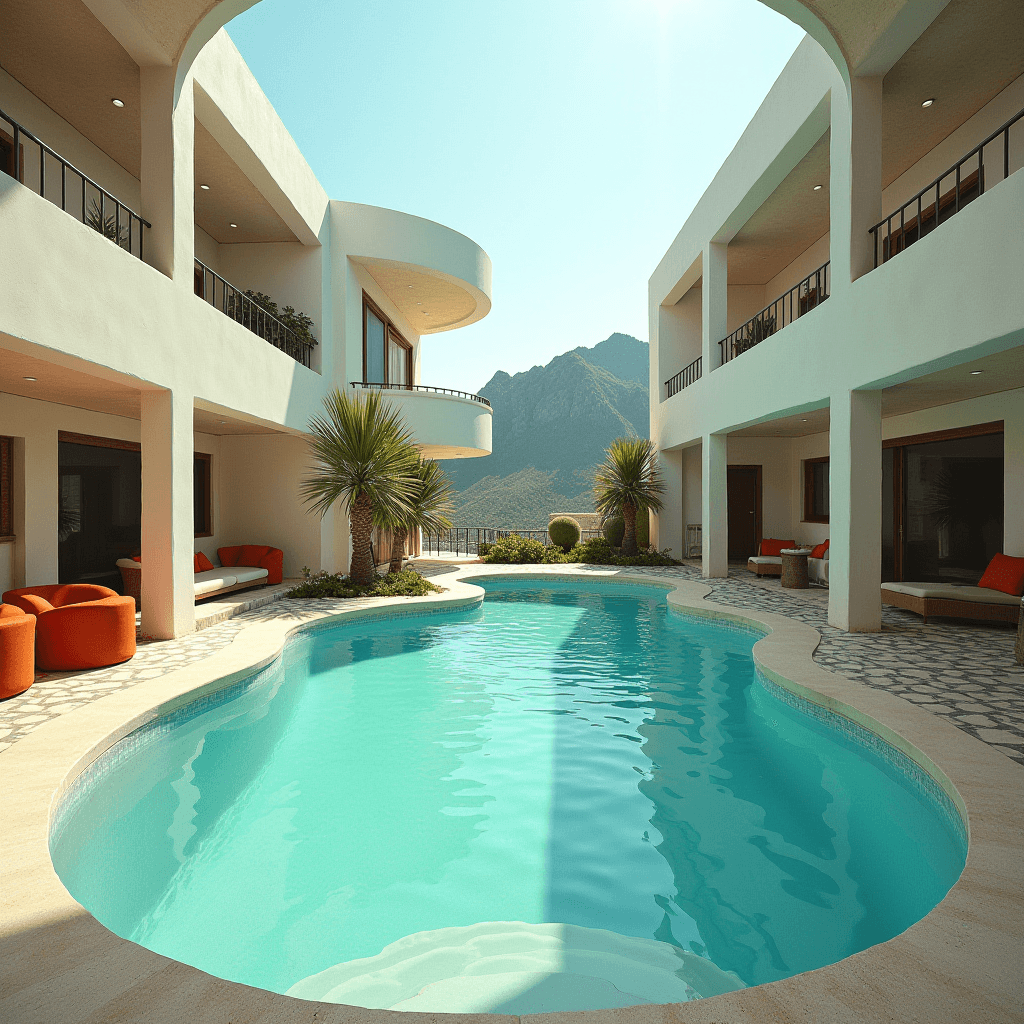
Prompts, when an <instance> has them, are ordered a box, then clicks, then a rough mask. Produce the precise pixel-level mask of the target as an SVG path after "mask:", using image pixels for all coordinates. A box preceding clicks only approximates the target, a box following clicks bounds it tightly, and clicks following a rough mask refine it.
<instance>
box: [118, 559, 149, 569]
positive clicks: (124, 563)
mask: <svg viewBox="0 0 1024 1024" xmlns="http://www.w3.org/2000/svg"><path fill="white" fill-rule="evenodd" d="M114 565H116V566H117V567H118V568H119V569H138V570H139V572H142V563H141V562H136V561H135V559H134V558H119V559H118V560H117V561H116V562H115V563H114Z"/></svg>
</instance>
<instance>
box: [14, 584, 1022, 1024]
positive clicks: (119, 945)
mask: <svg viewBox="0 0 1024 1024" xmlns="http://www.w3.org/2000/svg"><path fill="white" fill-rule="evenodd" d="M509 570H510V571H504V570H503V567H497V566H494V567H492V566H463V567H461V568H460V569H458V570H456V571H455V572H453V573H451V574H448V575H446V576H444V577H443V578H442V579H441V580H440V581H439V582H440V583H441V584H442V585H443V586H445V587H446V588H448V589H447V591H446V592H445V593H444V594H438V595H431V596H429V597H427V598H416V599H408V598H406V599H402V598H392V599H378V600H376V601H375V602H373V603H372V604H364V605H361V606H359V607H357V608H351V609H344V610H342V611H340V612H339V611H337V610H333V609H332V610H330V611H326V612H324V613H313V614H308V615H304V616H302V617H299V616H297V615H294V616H289V615H287V614H281V608H280V606H271V607H272V609H273V611H274V612H276V614H274V615H273V617H272V618H271V619H270V620H269V621H264V622H260V623H257V624H255V625H252V626H248V627H246V628H245V629H243V630H242V631H240V632H239V634H238V635H237V636H236V637H235V639H234V640H233V641H232V643H231V644H229V645H228V646H227V647H226V648H224V649H222V650H221V651H219V652H217V653H216V654H214V655H212V656H211V657H209V658H207V659H205V660H204V661H201V662H197V663H195V664H193V665H191V666H189V667H187V668H183V669H178V670H176V671H174V672H171V673H168V674H167V675H164V676H161V677H159V678H157V679H153V680H150V681H148V682H145V683H139V684H137V685H136V686H134V687H132V688H130V689H126V690H121V691H118V692H116V693H114V694H111V695H109V696H107V697H104V698H101V699H100V700H97V701H95V702H93V703H91V704H88V705H85V706H83V707H81V708H78V709H76V710H75V711H72V712H69V713H68V714H66V715H64V716H62V717H60V718H57V719H55V720H53V721H52V722H49V723H46V724H45V725H44V726H42V727H41V728H39V729H38V730H36V731H35V732H34V733H32V734H30V735H29V736H27V737H25V738H24V739H22V740H19V741H18V743H16V744H14V745H13V746H12V747H10V748H9V749H8V750H6V751H4V752H3V754H2V755H0V767H2V768H3V770H4V772H3V778H4V790H3V793H2V795H0V814H2V815H3V820H4V822H5V826H6V828H5V830H4V831H3V833H2V834H0V892H3V895H4V899H3V903H2V905H0V936H3V942H4V949H3V951H2V952H3V959H2V960H0V963H2V965H3V966H2V967H0V974H2V977H3V980H4V984H3V985H2V986H0V990H2V992H3V995H2V996H0V1014H2V1016H3V1019H10V1020H19V1021H22V1020H24V1021H30V1020H32V1021H34V1020H41V1019H43V1018H47V1019H48V1018H50V1017H59V1019H61V1020H62V1021H68V1022H74V1021H82V1022H85V1021H87V1020H89V1019H90V1018H93V1017H94V1015H97V1014H99V1013H101V1012H102V1013H104V1014H107V1015H109V1016H110V1017H111V1019H117V1020H122V1021H131V1020H140V1019H142V1018H143V1017H145V1019H146V1020H147V1021H169V1022H170V1021H174V1022H178V1021H185V1020H188V1021H196V1022H200V1024H202V1022H206V1021H210V1022H213V1021H218V1022H221V1021H224V1020H228V1019H232V1018H235V1017H237V1018H245V1019H261V1020H273V1021H289V1022H290V1021H296V1022H297V1021H300V1020H301V1021H307V1022H308V1021H310V1020H312V1019H314V1017H313V1015H314V1013H315V1014H316V1017H315V1020H316V1021H317V1022H335V1021H336V1022H341V1021H345V1022H347V1024H350V1022H352V1021H355V1020H358V1021H366V1022H368V1024H369V1022H372V1024H409V1021H408V1018H407V1017H405V1016H404V1015H403V1017H399V1016H397V1015H396V1013H395V1011H387V1010H365V1009H362V1008H359V1007H348V1006H342V1005H336V1004H323V1003H313V1002H308V1001H305V1000H297V999H293V998H291V997H287V996H282V995H276V994H274V993H271V992H266V991H263V990H260V989H253V988H249V987H247V986H244V985H240V984H237V983H234V982H228V981H223V980H221V979H218V978H214V977H211V976H210V975H207V974H204V973H203V972H201V971H199V970H197V969H195V968H192V967H188V966H186V965H184V964H180V963H177V962H175V961H172V960H169V959H167V958H165V957H162V956H160V955H159V954H156V953H152V952H150V951H149V950H146V949H144V948H143V947H141V946H137V945H135V944H134V943H132V942H129V941H128V940H125V939H121V938H119V937H117V936H115V935H113V934H112V933H111V932H109V931H107V929H106V928H104V927H103V926H102V925H100V924H99V923H98V922H97V921H96V920H95V919H94V918H93V917H92V916H91V915H90V914H89V913H88V912H87V911H85V910H84V909H83V908H82V907H81V906H80V905H79V904H78V903H76V902H75V901H74V900H73V899H72V897H71V896H70V895H69V894H68V893H67V891H66V890H65V889H64V887H63V885H62V884H61V882H60V880H59V878H58V877H57V875H56V873H55V871H54V869H53V866H52V864H51V861H50V856H49V834H50V822H51V812H52V809H53V808H55V807H56V806H57V804H58V802H59V800H60V798H61V796H62V795H63V794H64V793H65V792H66V791H67V789H68V788H69V787H70V786H72V785H73V783H74V781H75V779H77V778H78V776H79V775H80V774H81V772H82V771H83V770H84V769H85V768H86V767H88V765H89V764H91V763H92V762H93V761H94V760H95V759H96V758H97V757H100V756H101V755H102V754H103V753H104V752H105V751H106V750H107V749H109V748H110V747H111V746H113V745H114V744H115V743H117V742H118V741H119V740H120V739H121V738H123V737H124V736H125V735H127V734H128V733H130V732H131V731H133V729H136V728H138V727H139V726H140V725H142V724H145V723H146V722H147V721H150V720H152V719H153V718H154V717H157V716H158V715H159V714H162V713H165V712H166V711H167V710H169V709H172V708H174V707H176V706H180V705H181V704H184V703H190V702H192V701H193V700H195V699H197V698H198V697H200V696H202V695H203V694H205V693H213V692H215V691H216V690H218V689H221V688H222V687H224V686H229V685H231V684H232V683H234V682H237V681H239V680H241V679H243V678H245V677H246V676H247V675H251V674H252V673H254V672H256V671H259V670H260V669H261V668H263V667H265V666H266V665H268V664H270V663H271V662H273V661H274V660H275V659H276V658H277V657H279V656H280V655H281V652H282V651H283V649H284V647H285V645H286V643H287V642H288V640H289V638H290V637H292V636H294V635H295V634H296V633H297V632H302V631H304V630H306V629H307V628H308V627H309V626H310V625H311V624H313V623H322V622H324V621H326V620H336V621H345V620H349V621H351V620H354V619H357V618H364V617H367V616H371V617H372V616H380V615H387V616H389V617H390V616H393V615H394V614H396V612H397V613H399V614H409V613H410V612H412V613H419V614H423V613H424V612H430V611H444V610H446V609H451V608H454V607H460V606H465V605H469V604H475V603H478V602H479V601H480V600H481V599H482V597H483V591H482V590H481V589H480V588H479V587H476V586H473V585H472V581H473V580H475V579H478V578H481V577H484V576H488V577H495V576H503V577H506V578H507V577H512V578H516V577H518V578H541V579H542V578H545V577H547V578H552V577H554V578H560V579H566V578H568V579H585V580H595V579H602V578H604V579H608V578H612V579H615V580H616V581H617V582H623V583H626V582H628V583H633V584H636V585H642V586H646V587H655V588H658V589H661V590H664V591H667V592H668V594H667V600H668V602H669V604H670V606H672V607H673V609H674V610H676V611H679V610H684V611H685V612H686V613H690V614H697V615H700V616H701V617H702V618H722V619H727V620H731V621H734V622H737V623H746V624H748V625H753V626H754V627H755V628H760V629H762V630H763V631H764V635H763V636H762V638H761V639H759V640H758V641H757V643H756V644H755V648H754V656H755V663H756V664H757V665H758V668H759V669H760V670H761V671H762V672H764V673H765V674H766V675H767V676H768V677H769V678H771V679H772V680H773V681H776V682H779V683H780V685H783V686H784V687H785V688H786V689H788V690H790V691H791V692H792V693H794V694H796V695H798V696H799V697H801V698H802V699H804V700H809V701H810V702H811V703H814V704H817V705H819V706H821V707H825V708H827V709H829V710H832V711H835V712H836V713H838V714H841V715H843V716H844V717H847V718H850V719H851V720H853V721H855V722H857V723H858V724H861V725H863V726H864V727H865V728H867V729H868V730H869V731H871V732H873V733H875V734H876V735H879V736H881V737H882V738H883V739H884V740H885V741H886V742H889V743H891V744H892V745H893V746H895V747H897V749H902V750H904V751H905V752H906V753H908V756H910V757H911V759H912V760H915V761H916V762H917V763H918V764H920V765H921V766H922V767H923V768H924V769H925V770H927V771H929V774H931V775H932V777H933V778H935V779H936V781H937V782H939V783H940V784H941V785H943V787H944V788H946V791H947V793H948V794H949V795H950V798H951V799H953V800H954V802H956V803H957V806H958V808H959V809H960V811H961V814H962V815H963V816H964V817H965V819H966V821H967V822H968V824H969V828H970V848H969V852H968V859H967V864H966V866H965V868H964V871H963V873H962V874H961V876H960V879H959V880H958V881H957V883H956V884H955V885H954V886H953V888H952V889H951V890H950V892H949V893H948V895H947V896H946V898H945V899H944V900H943V901H942V902H941V903H940V904H939V905H938V906H937V907H936V908H935V909H934V910H933V911H932V912H931V913H930V914H928V915H927V916H926V917H924V918H923V919H922V920H921V921H919V922H917V923H916V924H915V925H913V926H911V927H910V928H909V929H908V930H907V931H905V932H903V933H902V934H901V935H899V936H897V937H895V938H893V939H891V940H889V941H888V942H886V943H882V944H880V945H878V946H873V947H871V948H869V949H867V950H864V951H863V952H861V953H857V954H855V955H854V956H852V957H849V958H847V959H846V960H843V961H840V962H838V963H836V964H832V965H830V966H828V967H823V968H820V969H818V970H816V971H812V972H808V973H806V974H799V975H795V976H794V977H791V978H788V979H785V980H783V981H778V982H774V983H772V984H769V985H762V986H758V987H756V988H751V989H744V990H742V991H739V992H735V993H727V994H725V995H721V996H716V997H713V998H712V999H708V1000H703V1001H700V1002H696V1003H688V1004H668V1005H664V1006H639V1007H630V1008H627V1009H623V1010H606V1011H582V1012H584V1013H585V1014H586V1015H587V1020H586V1021H583V1020H579V1021H578V1024H627V1022H628V1024H641V1022H646V1021H648V1020H649V1021H651V1022H655V1021H657V1022H662V1021H670V1020H671V1021H705V1022H708V1021H711V1020H722V1019H728V1020H730V1021H735V1022H739V1021H743V1022H746V1021H750V1022H754V1021H769V1020H778V1019H786V1018H793V1019H800V1018H805V1017H812V1018H813V1019H816V1020H831V1021H843V1022H845V1021H850V1022H853V1021H857V1022H862V1021H876V1020H877V1021H883V1020H884V1021H890V1020H892V1019H907V1020H915V1019H916V1020H928V1021H951V1022H952V1021H958V1020H962V1019H965V1018H967V1017H970V1018H971V1019H978V1020H986V1021H988V1020H991V1021H1003V1020H1005V1021H1011V1020H1019V1019H1020V1018H1019V1007H1020V1006H1021V1005H1024V982H1022V980H1021V978H1020V972H1019V967H1018V960H1019V951H1020V949H1021V943H1022V938H1024V924H1022V921H1024V835H1022V826H1021V822H1022V821H1024V813H1022V812H1024V769H1022V768H1021V767H1020V766H1018V765H1016V764H1015V763H1014V762H1012V761H1010V760H1009V759H1008V758H1006V757H1005V756H1004V755H1002V754H1000V753H998V752H997V751H994V750H992V749H991V748H989V747H988V746H986V745H985V744H984V743H982V742H981V741H980V740H976V739H974V738H973V737H971V736H969V735H968V734H966V733H964V732H962V731H960V730H958V729H956V728H955V727H954V726H952V725H950V724H949V723H948V722H946V721H944V720H943V719H941V718H939V717H938V716H934V715H931V714H929V713H928V712H927V711H924V710H922V709H921V708H919V707H917V706H915V705H913V704H910V703H909V702H907V701H904V700H903V699H901V698H899V697H895V696H893V695H892V694H889V693H887V692H885V691H882V690H874V689H871V688H870V687H867V686H865V685H863V684H861V683H857V682H854V681H852V680H849V679H846V678H845V677H843V676H839V675H837V674H835V673H831V672H827V671H826V670H824V669H821V668H820V667H818V666H817V665H816V664H815V663H814V661H813V659H812V654H813V651H814V648H815V647H816V646H817V643H818V634H817V631H816V630H814V629H813V628H812V627H810V626H807V625H804V624H803V623H800V622H796V621H795V620H792V619H788V618H786V617H785V616H781V615H775V614H769V613H762V612H753V611H749V610H747V609H743V610H737V609H734V608H728V607H726V606H722V605H716V604H714V603H712V602H708V601H706V600H705V598H706V596H707V595H708V594H709V593H710V588H709V587H707V586H705V585H703V584H700V583H697V582H694V581H691V580H671V581H670V580H666V579H652V578H651V577H649V576H645V575H640V574H631V573H629V572H628V571H627V572H619V571H604V572H595V571H592V570H588V571H586V572H581V571H579V570H575V571H574V570H571V569H567V567H564V566H560V567H559V569H558V571H554V572H552V571H551V570H550V568H549V567H546V566H538V567H536V569H534V570H531V569H530V568H528V567H523V566H515V567H509ZM400 609H401V611H400ZM414 609H415V611H414ZM71 979H74V982H73V983H72V982H71ZM812 1007H813V1010H811V1008H812ZM809 1011H810V1012H809ZM609 1015H611V1016H609ZM435 1016H436V1015H435ZM444 1016H445V1019H446V1020H447V1019H450V1020H452V1021H453V1022H454V1021H456V1020H459V1021H463V1020H469V1019H473V1020H474V1021H476V1020H479V1024H486V1022H491V1024H495V1022H496V1021H500V1020H502V1017H501V1016H500V1015H494V1014H451V1015H444ZM545 1016H551V1017H560V1018H562V1017H564V1016H565V1015H564V1014H546V1015H545V1014H538V1015H534V1019H539V1018H541V1017H545ZM578 1017H579V1014H578V1013H577V1014H574V1020H576V1019H577V1018H578ZM504 1019H506V1020H511V1019H512V1018H504ZM567 1019H568V1018H566V1020H567ZM552 1024H554V1022H552Z"/></svg>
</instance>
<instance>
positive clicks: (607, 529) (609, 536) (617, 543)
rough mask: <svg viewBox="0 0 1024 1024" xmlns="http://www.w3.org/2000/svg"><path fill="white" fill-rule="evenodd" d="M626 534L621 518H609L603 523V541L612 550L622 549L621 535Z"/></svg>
mask: <svg viewBox="0 0 1024 1024" xmlns="http://www.w3.org/2000/svg"><path fill="white" fill-rule="evenodd" d="M625 532H626V523H625V521H624V520H623V518H622V516H609V518H607V519H606V520H605V521H604V529H603V533H604V539H605V541H607V543H608V544H610V545H611V546H612V547H613V548H621V547H622V535H623V534H624V533H625Z"/></svg>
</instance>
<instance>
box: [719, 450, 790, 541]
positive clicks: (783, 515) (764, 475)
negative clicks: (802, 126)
mask: <svg viewBox="0 0 1024 1024" xmlns="http://www.w3.org/2000/svg"><path fill="white" fill-rule="evenodd" d="M791 450H792V441H791V440H790V439H789V438H775V437H730V438H729V465H730V466H760V467H761V530H762V535H763V536H765V537H783V538H789V537H793V539H794V540H800V539H801V538H800V537H798V536H796V535H795V534H794V533H792V532H790V531H792V530H793V519H794V514H793V513H794V509H793V500H792V497H793V476H794V463H793V457H792V454H791Z"/></svg>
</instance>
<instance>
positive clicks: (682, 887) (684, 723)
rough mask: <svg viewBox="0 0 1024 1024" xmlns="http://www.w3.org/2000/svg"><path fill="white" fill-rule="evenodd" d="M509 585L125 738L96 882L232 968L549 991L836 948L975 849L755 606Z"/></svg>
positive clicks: (392, 986)
mask: <svg viewBox="0 0 1024 1024" xmlns="http://www.w3.org/2000/svg"><path fill="white" fill-rule="evenodd" d="M482 585H483V586H484V587H485V588H486V591H487V598H486V600H485V602H484V603H483V605H482V607H479V608H476V609H471V610H468V611H461V612H454V613H444V614H435V615H430V616H421V617H403V618H395V619H392V620H388V621H384V622H373V621H370V620H363V621H361V622H358V623H353V624H351V625H346V626H340V627H334V628H331V629H329V630H322V631H319V632H316V633H312V634H309V635H307V636H305V637H304V638H301V639H299V640H297V641H294V642H292V643H291V644H290V645H289V646H288V648H287V649H286V652H285V654H284V656H283V657H282V659H281V661H280V662H279V663H278V664H277V665H275V666H273V667H272V668H271V669H269V670H267V671H265V672H264V673H262V674H261V675H260V676H259V677H258V678H257V679H255V680H253V681H251V682H250V683H249V684H248V685H244V686H239V687H235V688H233V689H232V690H231V691H229V692H227V693H225V694H222V695H220V696H218V697H215V698H213V699H209V698H207V699H204V701H202V702H199V703H197V704H195V705H191V706H190V707H189V708H187V709H185V710H184V711H179V712H176V713H175V714H174V715H173V716H172V717H171V718H169V719H167V720H162V721H161V722H160V723H158V725H157V726H156V727H152V728H149V729H147V730H144V731H142V732H140V733H138V734H135V735H133V736H132V737H129V738H128V740H126V741H123V742H122V744H121V745H120V746H119V747H118V748H115V750H114V751H112V752H111V755H110V756H108V757H107V758H106V759H105V761H104V762H103V763H102V765H101V766H99V768H98V770H96V771H94V772H92V773H91V774H90V776H89V777H87V778H85V779H83V780H82V782H81V784H80V786H79V790H78V791H77V793H75V794H74V795H73V799H72V800H71V801H70V802H69V803H68V806H67V808H66V810H65V811H64V812H63V813H62V814H60V815H58V819H57V821H56V823H55V829H54V833H53V836H52V839H51V849H52V854H53V860H54V864H55V866H56V869H57V871H58V874H59V875H60V877H61V879H62V880H63V881H64V883H65V885H66V886H67V887H68V889H69V891H70V892H71V893H72V895H73V896H74V897H75V898H76V899H77V900H78V901H79V902H81V903H82V904H83V905H84V906H85V907H86V908H87V909H88V910H90V911H91V912H92V913H93V914H94V915H95V916H96V917H97V918H98V919H99V920H100V921H101V922H103V923H104V924H105V925H106V926H107V927H108V928H110V929H112V930H113V931H114V932H116V933H117V934H119V935H121V936H124V937H126V938H130V939H132V940H134V941H136V942H138V943H141V944H142V945H144V946H146V947H148V948H150V949H152V950H155V951H156V952H159V953H163V954H165V955H167V956H170V957H174V958H175V959H177V960H181V961H183V962H185V963H188V964H192V965H194V966H196V967H198V968H201V969H202V970H204V971H208V972H209V973H211V974H214V975H217V976H220V977H223V978H228V979H231V980H235V981H240V982H245V983H247V984H250V985H256V986H259V987H263V988H267V989H272V990H274V991H277V992H286V991H289V990H292V992H293V994H298V995H305V996H310V997H316V998H328V999H332V1000H334V1001H337V1002H348V1003H354V1004H356V1005H364V1006H391V1007H396V1008H408V1009H427V1010H467V1009H469V1010H490V1011H495V1012H513V1013H515V1012H520V1013H527V1012H531V1011H534V1010H544V1009H569V1008H586V1007H591V1008H598V1007H608V1006H617V1005H630V1004H635V1003H638V1002H644V1001H647V1002H667V1001H676V1000H683V999H688V998H697V997H699V996H708V995H714V994H716V993H718V992H721V991H726V990H728V989H730V988H737V987H741V986H744V985H756V984H760V983H763V982H768V981H773V980H776V979H779V978H784V977H787V976H789V975H792V974H795V973H797V972H800V971H806V970H810V969H812V968H815V967H820V966H822V965H824V964H828V963H832V962H834V961H836V960H840V959H842V958H843V957H846V956H849V955H850V954H852V953H855V952H857V951H858V950H861V949H864V948H866V947H868V946H871V945H873V944H875V943H878V942H881V941H884V940H886V939H888V938H891V937H892V936H894V935H896V934H898V933H899V932H901V931H903V930H904V929H905V928H907V927H908V926H909V925H910V924H912V923H913V922H914V921H916V920H918V919H919V918H921V917H922V916H924V915H925V914H926V913H927V912H928V911H929V910H930V909H931V908H932V907H933V906H934V905H935V904H936V903H937V902H938V901H939V900H941V899H942V897H943V895H944V894H945V893H946V892H947V890H948V889H949V888H950V886H951V885H952V884H953V882H954V881H955V880H956V878H957V877H958V875H959V873H960V871H961V869H962V867H963V863H964V857H965V851H964V848H963V842H962V839H961V838H960V836H959V833H958V831H957V829H956V828H954V827H953V822H952V821H951V820H950V818H949V815H948V814H946V813H944V812H943V811H942V810H941V809H940V807H939V806H938V805H937V804H936V803H935V802H934V801H933V800H932V799H930V798H929V797H928V796H927V795H926V794H924V793H923V792H922V791H921V790H920V787H918V786H915V785H913V784H912V783H911V782H910V781H909V780H908V779H907V778H906V777H905V776H904V775H902V774H901V773H900V772H898V771H897V770H896V769H895V768H893V767H892V766H891V764H890V763H889V762H888V761H887V760H885V759H883V758H882V757H880V756H878V755H877V754H876V753H873V752H872V751H871V750H868V749H866V748H865V747H864V746H863V745H861V744H858V743H857V742H855V741H854V740H851V739H849V738H843V736H842V735H841V734H840V733H839V732H838V731H836V730H834V729H833V728H832V727H831V726H828V725H825V724H821V723H819V722H816V721H815V720H814V719H812V718H811V717H810V716H808V715H806V714H804V713H803V712H801V711H800V710H797V709H794V708H791V707H789V706H788V705H787V704H785V703H783V702H782V701H780V700H778V699H777V698H776V697H774V696H773V695H772V694H771V693H769V692H768V691H767V690H766V689H765V688H764V687H763V686H762V685H761V684H760V683H759V682H758V681H757V680H756V679H755V677H754V670H753V664H752V660H751V654H750V652H751V647H752V646H753V643H754V642H755V640H756V639H757V638H756V636H753V635H749V634H745V633H742V632H737V631H733V630H728V629H723V628H721V627H719V626H715V625H713V624H700V623H694V622H692V621H691V620H687V619H682V618H680V617H679V616H677V615H674V614H673V613H671V612H669V611H668V609H667V605H666V603H665V596H664V591H662V590H657V589H654V588H638V587H625V586H622V585H614V584H612V585H609V584H605V583H598V582H588V581H581V582H576V581H573V582H572V583H571V585H570V584H563V583H557V582H554V581H539V582H533V581H525V582H520V581H511V580H505V581H500V580H499V581H485V582H483V583H482Z"/></svg>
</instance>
